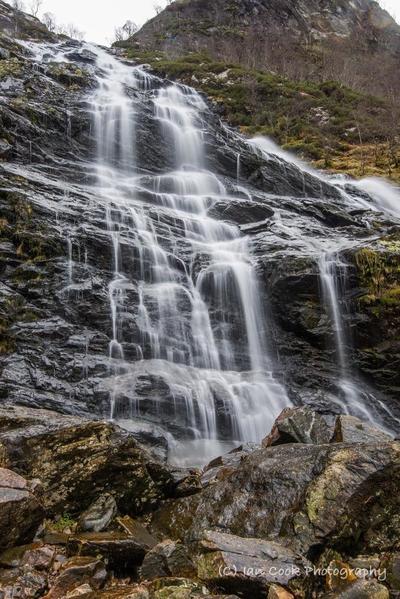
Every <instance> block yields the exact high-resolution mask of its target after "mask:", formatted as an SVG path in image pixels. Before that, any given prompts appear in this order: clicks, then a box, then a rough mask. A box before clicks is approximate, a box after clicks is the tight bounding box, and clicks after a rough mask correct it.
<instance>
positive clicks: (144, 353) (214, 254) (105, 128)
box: [90, 47, 290, 462]
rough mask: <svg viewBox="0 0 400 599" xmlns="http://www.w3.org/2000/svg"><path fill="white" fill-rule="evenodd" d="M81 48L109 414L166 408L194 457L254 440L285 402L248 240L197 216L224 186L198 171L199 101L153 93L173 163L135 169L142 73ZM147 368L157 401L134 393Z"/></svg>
mask: <svg viewBox="0 0 400 599" xmlns="http://www.w3.org/2000/svg"><path fill="white" fill-rule="evenodd" d="M90 49H91V51H93V52H95V53H96V56H97V66H98V68H99V71H100V75H99V76H98V83H99V87H98V90H97V91H96V93H95V94H94V97H93V99H92V110H93V118H94V126H95V134H96V140H97V178H98V187H99V192H100V194H101V197H102V198H103V200H104V203H105V213H106V221H107V229H108V231H109V233H110V236H111V239H112V245H113V256H114V264H113V270H114V275H113V279H112V280H111V282H110V285H109V299H110V308H111V320H112V339H111V342H110V358H111V363H112V372H113V373H114V374H115V375H118V374H120V375H121V376H115V378H113V379H112V381H111V383H110V386H111V388H110V393H111V397H112V414H111V416H112V418H116V419H124V420H125V421H126V420H129V419H130V418H142V419H143V418H144V419H146V418H149V419H150V420H151V413H152V411H153V412H155V413H157V415H158V416H160V414H161V415H163V414H164V418H167V415H168V420H169V421H170V422H171V423H172V426H175V424H176V423H179V424H180V426H181V429H182V430H184V431H185V433H184V434H185V436H186V440H187V441H191V442H192V445H193V447H192V449H193V452H195V453H196V454H197V455H196V458H195V460H197V461H200V462H201V461H204V460H206V459H207V458H209V457H211V456H212V455H213V454H214V453H218V452H219V451H220V450H221V448H220V446H219V442H220V440H221V439H222V440H224V441H225V442H227V443H235V442H238V441H259V440H260V439H261V438H262V436H263V435H265V433H266V431H268V429H269V428H270V426H271V424H272V422H273V420H274V418H275V417H276V415H277V414H278V413H279V411H280V410H281V409H282V408H283V407H284V406H286V405H288V404H289V403H290V402H289V400H288V398H287V395H286V392H285V390H284V388H283V387H282V386H281V384H279V383H278V382H277V381H276V380H275V379H274V377H273V374H272V360H271V358H270V356H269V351H268V348H267V343H266V341H265V338H266V336H267V334H268V332H267V328H266V323H265V320H264V313H263V309H262V305H261V293H260V290H259V289H258V282H257V278H256V274H255V270H254V267H253V265H252V261H251V256H250V252H249V248H248V242H247V239H246V238H245V237H243V236H242V235H241V234H240V231H239V229H238V228H237V227H236V226H233V225H230V224H227V223H224V222H222V221H217V220H214V219H212V218H210V217H209V216H208V215H207V210H208V209H209V207H210V205H212V204H213V203H214V202H216V201H217V200H218V199H221V198H227V195H228V194H227V191H226V189H225V187H224V185H223V184H222V182H221V181H220V180H219V179H218V178H217V177H216V176H215V175H214V174H213V173H211V172H209V171H208V170H206V168H205V165H206V156H205V154H204V147H203V132H202V114H203V113H204V112H205V111H206V105H205V103H204V102H203V100H202V98H201V97H200V96H199V95H198V94H197V93H196V92H195V91H194V90H192V89H189V88H185V87H183V86H178V85H171V86H169V87H167V88H160V89H158V90H154V91H153V104H154V114H155V118H156V119H157V121H158V123H159V127H160V129H161V131H162V134H163V136H164V137H165V138H166V140H167V141H168V143H169V144H170V148H171V154H172V159H173V162H174V163H175V170H173V171H171V172H166V173H163V174H160V175H157V176H149V175H148V174H145V175H143V174H140V173H139V172H138V170H137V166H136V161H135V155H136V153H137V152H140V148H137V147H136V143H135V120H136V118H137V116H138V115H137V114H136V110H135V99H134V94H135V93H140V92H141V91H144V90H146V89H148V88H149V87H151V83H152V82H151V80H150V78H149V75H147V74H145V73H144V72H143V71H141V70H140V69H135V68H132V67H128V66H125V65H123V64H121V63H120V62H118V61H117V60H116V59H114V58H113V57H111V56H109V55H108V54H107V53H105V52H103V51H101V50H99V49H97V48H94V47H91V48H90ZM139 116H140V115H139ZM143 193H146V194H147V196H148V197H151V204H150V205H148V204H146V203H145V202H143V201H140V199H139V196H140V195H141V194H143ZM154 204H155V205H156V206H158V207H159V212H158V213H157V215H155V214H154V207H153V206H154ZM177 230H179V233H180V235H179V236H178V235H177V234H176V232H177ZM126 245H128V247H130V248H131V250H132V252H133V254H134V256H135V266H134V268H135V276H133V274H132V273H131V272H130V271H129V269H128V268H126V267H125V264H124V261H123V259H122V254H123V253H124V252H122V250H121V248H122V246H124V247H125V246H126ZM130 293H136V294H137V298H138V309H137V313H136V315H135V317H134V319H135V324H136V326H137V329H138V331H139V335H140V339H139V340H138V342H137V343H136V345H135V351H136V355H135V359H134V360H133V361H131V362H130V361H129V359H128V358H127V357H126V352H125V350H124V345H125V342H124V322H125V320H126V314H127V312H128V311H129V306H127V298H128V296H129V294H130ZM242 337H243V338H244V340H245V343H243V339H242ZM243 346H244V349H243ZM129 362H130V363H129ZM146 377H147V378H148V380H149V381H151V380H153V381H154V380H157V381H162V382H161V383H158V384H162V385H163V387H167V389H168V393H167V395H168V400H167V405H165V403H166V402H165V400H163V399H160V398H159V397H155V398H150V399H149V397H148V396H146V399H145V400H144V399H143V398H142V397H141V395H140V385H141V382H142V381H143V378H146ZM127 395H129V397H130V400H129V402H128V403H129V405H128V407H127V406H126V401H125V400H124V398H125V397H126V396H127ZM126 424H127V426H129V423H126ZM172 445H173V446H172V447H171V448H170V449H171V453H172V454H173V456H172V457H173V458H175V459H177V460H180V461H182V455H183V456H185V458H187V459H188V460H189V462H190V461H191V462H193V460H194V457H193V456H191V455H188V447H187V445H185V444H179V443H175V445H174V442H173V443H172ZM201 453H202V454H203V455H199V454H201Z"/></svg>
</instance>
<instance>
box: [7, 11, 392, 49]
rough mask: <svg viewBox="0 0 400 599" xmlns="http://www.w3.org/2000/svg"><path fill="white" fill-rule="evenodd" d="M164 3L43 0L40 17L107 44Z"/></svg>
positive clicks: (152, 13) (90, 40)
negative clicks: (47, 14)
mask: <svg viewBox="0 0 400 599" xmlns="http://www.w3.org/2000/svg"><path fill="white" fill-rule="evenodd" d="M6 1H7V2H8V3H9V4H11V3H12V0H6ZM399 1H400V0H399ZM31 3H32V0H24V4H25V7H26V10H27V12H30V11H29V10H28V9H29V6H30V5H31ZM166 3H167V2H166V0H100V1H98V0H96V1H95V0H43V3H42V6H41V8H40V12H39V18H40V16H41V15H42V14H43V13H45V12H51V13H53V14H54V16H55V17H56V21H57V23H60V24H61V23H62V24H65V25H67V24H68V23H73V24H74V25H75V26H76V27H77V28H78V29H80V30H81V31H83V32H84V33H85V39H86V40H87V41H89V42H96V43H98V44H107V45H108V44H110V43H111V42H112V41H113V33H114V29H115V28H116V27H119V26H121V25H123V24H124V23H125V22H126V21H128V20H131V21H134V22H135V23H136V24H137V25H139V26H141V25H143V24H144V23H145V22H146V21H147V20H148V19H150V18H151V17H154V16H155V14H156V12H155V9H154V5H157V4H158V5H159V6H162V7H164V6H165V5H166Z"/></svg>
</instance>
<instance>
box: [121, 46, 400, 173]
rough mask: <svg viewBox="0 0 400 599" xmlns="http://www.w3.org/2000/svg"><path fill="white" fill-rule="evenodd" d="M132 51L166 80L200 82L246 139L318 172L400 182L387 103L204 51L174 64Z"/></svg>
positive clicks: (398, 148)
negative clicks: (280, 148) (264, 139)
mask: <svg viewBox="0 0 400 599" xmlns="http://www.w3.org/2000/svg"><path fill="white" fill-rule="evenodd" d="M125 51H126V55H127V57H128V58H129V59H131V60H134V61H135V62H139V63H147V64H150V66H151V67H152V68H153V69H154V71H155V72H156V73H157V74H159V75H165V76H167V77H170V78H173V79H178V80H180V81H182V82H183V83H185V84H188V85H194V86H195V87H196V88H198V89H199V90H200V91H202V92H203V93H205V94H206V95H207V96H208V97H209V98H210V100H211V101H212V102H214V103H216V104H218V106H219V107H220V109H221V110H222V112H223V116H224V118H225V119H226V121H227V122H228V123H229V124H230V125H232V126H234V127H238V128H239V129H240V130H241V131H242V132H243V133H244V134H247V135H250V136H253V135H268V136H270V137H272V138H273V139H274V140H275V141H276V142H277V143H279V144H281V145H284V146H285V147H286V148H287V149H288V150H289V151H292V152H295V153H296V154H298V155H300V156H301V157H303V158H305V159H308V160H310V161H312V162H313V163H314V164H315V166H316V167H318V168H329V169H330V170H332V171H339V172H345V173H348V174H350V175H353V176H356V177H358V176H360V177H362V176H366V175H384V176H386V177H388V178H392V179H393V180H399V181H400V145H399V144H397V145H396V144H395V145H394V146H393V144H389V143H388V141H387V130H386V129H385V126H384V123H385V122H387V119H388V116H389V114H390V107H389V105H388V104H386V103H385V101H383V100H382V99H380V98H375V97H373V96H370V95H367V94H362V93H359V92H356V91H354V90H352V89H350V88H348V87H346V86H344V85H341V84H340V83H338V82H336V81H327V82H322V83H320V84H318V83H313V82H309V81H300V82H293V81H291V80H289V79H286V78H284V77H281V76H279V75H277V74H276V73H271V72H268V71H260V70H255V69H250V68H245V67H242V66H239V65H235V64H232V63H228V62H217V61H215V60H213V59H211V58H210V56H209V55H207V54H206V53H204V52H203V53H190V54H187V55H186V56H182V57H179V58H175V59H172V58H170V57H167V56H166V55H165V54H164V53H163V52H160V51H158V52H150V51H138V50H136V49H135V48H132V47H128V48H126V49H125ZM225 72H226V73H227V74H226V76H225V77H223V78H221V77H219V75H220V74H221V73H225ZM321 115H322V116H321ZM360 131H361V132H362V143H361V142H360Z"/></svg>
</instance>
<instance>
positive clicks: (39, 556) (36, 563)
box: [22, 545, 56, 570]
mask: <svg viewBox="0 0 400 599" xmlns="http://www.w3.org/2000/svg"><path fill="white" fill-rule="evenodd" d="M55 557H56V550H55V548H54V547H51V546H49V545H43V546H41V547H32V548H31V549H28V550H27V551H26V552H25V554H24V556H23V558H22V564H23V565H24V566H29V567H31V568H34V569H35V570H50V568H51V567H52V565H53V562H54V559H55Z"/></svg>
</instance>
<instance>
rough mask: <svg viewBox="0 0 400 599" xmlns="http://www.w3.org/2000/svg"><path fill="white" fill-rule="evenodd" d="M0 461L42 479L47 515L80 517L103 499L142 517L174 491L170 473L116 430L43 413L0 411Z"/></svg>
mask: <svg viewBox="0 0 400 599" xmlns="http://www.w3.org/2000/svg"><path fill="white" fill-rule="evenodd" d="M0 459H1V462H0V464H1V463H3V464H5V465H8V466H11V467H13V468H15V469H16V470H17V471H19V472H21V473H23V474H25V475H27V476H29V477H30V478H35V477H40V479H41V481H42V483H43V489H44V494H43V501H44V506H45V508H46V510H47V511H48V512H49V513H51V514H57V513H64V512H72V513H73V512H80V511H81V510H82V508H83V509H85V508H87V507H88V506H89V505H90V503H91V502H92V501H93V500H96V499H97V498H98V497H99V495H102V494H104V493H111V494H112V495H113V496H114V497H115V499H116V501H117V503H118V506H119V507H120V509H123V510H124V511H126V512H128V513H129V512H130V513H140V512H142V511H145V510H146V509H149V508H154V507H155V506H156V505H157V503H158V502H159V501H160V500H161V498H162V497H164V495H165V494H168V493H169V491H170V488H171V487H172V486H173V483H172V478H171V476H170V474H169V470H168V468H167V467H166V466H164V465H162V464H159V463H158V462H156V461H155V460H154V458H152V457H151V456H150V455H149V454H148V453H147V452H146V450H145V449H143V447H141V446H140V445H139V444H138V443H137V442H136V440H135V439H134V438H133V437H132V436H131V435H130V434H129V433H127V432H125V431H123V430H122V429H120V428H119V427H117V426H115V425H114V424H111V423H109V422H101V421H97V422H93V421H87V420H84V419H80V418H78V417H69V416H62V415H60V414H57V413H54V412H50V411H46V410H34V409H29V408H17V407H14V408H10V409H1V408H0Z"/></svg>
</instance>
